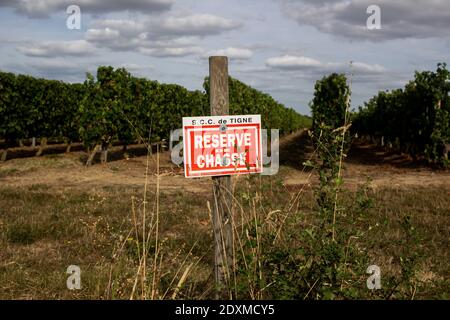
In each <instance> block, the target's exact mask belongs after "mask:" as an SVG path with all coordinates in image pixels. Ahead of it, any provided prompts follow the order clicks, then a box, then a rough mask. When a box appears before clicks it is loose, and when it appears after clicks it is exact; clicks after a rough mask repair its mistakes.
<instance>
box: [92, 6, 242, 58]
mask: <svg viewBox="0 0 450 320" xmlns="http://www.w3.org/2000/svg"><path fill="white" fill-rule="evenodd" d="M240 26H241V24H240V23H238V22H235V21H233V20H229V19H226V18H223V17H219V16H215V15H210V14H197V15H190V16H185V17H170V16H169V17H158V18H151V19H147V18H146V19H145V20H144V19H141V20H126V19H106V20H99V21H96V22H94V24H93V27H92V28H90V29H88V30H87V32H86V35H85V37H86V40H87V41H89V42H90V43H92V44H94V45H96V46H98V47H102V48H109V49H111V50H113V51H139V52H141V53H143V54H146V55H151V56H155V57H180V56H187V55H192V54H201V53H203V50H202V49H201V48H200V47H199V42H200V41H201V39H203V38H204V37H207V36H213V35H218V34H221V33H224V32H227V31H230V30H234V29H237V28H239V27H240ZM235 54H236V55H237V54H238V53H236V52H235ZM239 54H240V55H241V56H243V55H244V54H245V53H244V52H242V51H241V52H239ZM247 54H248V53H247Z"/></svg>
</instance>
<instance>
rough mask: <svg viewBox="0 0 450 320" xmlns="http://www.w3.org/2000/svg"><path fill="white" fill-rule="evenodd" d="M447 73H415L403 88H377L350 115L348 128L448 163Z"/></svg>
mask: <svg viewBox="0 0 450 320" xmlns="http://www.w3.org/2000/svg"><path fill="white" fill-rule="evenodd" d="M449 92H450V72H449V70H447V65H446V64H445V63H439V64H438V65H437V69H436V71H434V72H433V71H423V72H416V73H415V76H414V79H413V80H411V81H410V82H408V84H406V86H405V88H403V89H397V90H393V91H381V92H379V93H378V95H376V96H375V97H373V98H372V99H370V101H369V102H367V103H365V105H364V107H360V108H359V112H357V113H355V114H354V117H353V124H352V129H353V132H355V133H357V134H358V135H360V136H363V137H367V138H369V139H370V140H371V141H372V142H376V143H377V144H379V145H383V146H386V147H389V148H393V149H395V150H397V151H400V152H404V153H408V154H410V155H411V156H412V157H413V158H414V159H418V158H425V159H426V160H428V161H429V162H432V163H438V164H444V165H446V166H448V165H449V160H448V152H449V151H450V150H449V147H450V145H449V144H450V97H449Z"/></svg>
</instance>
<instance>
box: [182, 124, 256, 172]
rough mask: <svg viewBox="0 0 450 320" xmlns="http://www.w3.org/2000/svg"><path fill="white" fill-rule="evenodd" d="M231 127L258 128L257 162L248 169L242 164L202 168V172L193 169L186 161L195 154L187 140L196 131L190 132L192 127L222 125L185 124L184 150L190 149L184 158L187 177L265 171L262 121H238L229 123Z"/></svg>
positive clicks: (209, 127) (210, 127) (206, 127)
mask: <svg viewBox="0 0 450 320" xmlns="http://www.w3.org/2000/svg"><path fill="white" fill-rule="evenodd" d="M227 126H228V127H229V128H239V127H254V128H255V130H256V138H257V145H258V146H257V147H258V152H257V155H256V163H255V164H252V165H250V166H249V169H247V166H246V165H241V166H236V167H234V168H229V169H228V168H227V169H221V170H220V171H217V170H218V169H217V168H203V169H202V171H203V172H202V173H196V172H195V171H193V170H190V168H189V165H188V163H187V162H186V159H188V157H193V155H192V154H191V150H189V149H188V148H187V140H188V139H190V136H189V133H191V134H192V133H194V132H189V130H190V129H195V128H205V129H212V128H214V129H216V128H217V129H218V128H219V127H220V125H218V124H216V125H201V126H192V125H191V126H185V127H184V137H185V139H184V141H183V146H184V152H186V151H187V150H188V153H187V154H185V156H184V159H185V163H184V170H185V176H186V177H187V178H194V177H208V176H225V175H231V174H233V175H236V174H249V173H261V172H262V171H263V166H262V145H261V134H260V133H261V124H260V123H236V124H229V125H227ZM188 136H189V138H188ZM190 160H191V163H193V162H194V161H193V159H192V158H191V159H190ZM205 171H209V172H207V173H205Z"/></svg>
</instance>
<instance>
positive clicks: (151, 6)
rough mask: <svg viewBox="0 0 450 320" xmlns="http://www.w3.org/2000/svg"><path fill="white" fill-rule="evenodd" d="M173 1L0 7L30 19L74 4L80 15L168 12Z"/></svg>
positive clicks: (30, 0) (32, 1) (80, 0)
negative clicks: (11, 9) (121, 12)
mask: <svg viewBox="0 0 450 320" xmlns="http://www.w3.org/2000/svg"><path fill="white" fill-rule="evenodd" d="M173 3H174V0H127V1H123V0H77V1H73V0H21V1H18V0H2V1H1V2H0V7H10V8H14V9H15V11H16V12H17V13H18V14H21V15H25V16H28V17H30V18H48V17H49V16H50V15H51V14H52V13H55V12H58V11H61V12H65V10H66V8H67V7H68V6H69V5H73V4H76V5H78V6H79V7H80V9H81V12H82V13H91V14H100V13H111V12H120V11H136V12H142V13H160V12H163V11H168V10H170V8H171V7H172V5H173Z"/></svg>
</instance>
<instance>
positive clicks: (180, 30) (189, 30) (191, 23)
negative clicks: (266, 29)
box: [153, 14, 242, 36]
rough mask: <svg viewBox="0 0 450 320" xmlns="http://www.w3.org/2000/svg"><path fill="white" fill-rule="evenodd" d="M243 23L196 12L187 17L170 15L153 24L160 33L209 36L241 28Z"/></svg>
mask: <svg viewBox="0 0 450 320" xmlns="http://www.w3.org/2000/svg"><path fill="white" fill-rule="evenodd" d="M241 26H242V24H241V23H240V22H236V21H233V20H230V19H226V18H223V17H219V16H216V15H212V14H194V15H191V16H187V17H168V18H165V19H163V20H162V21H160V22H158V23H156V24H154V25H153V27H154V28H155V30H156V32H157V33H158V34H164V35H172V36H174V35H175V36H185V35H196V36H207V35H216V34H220V33H223V32H224V31H230V30H234V29H237V28H240V27H241Z"/></svg>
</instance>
